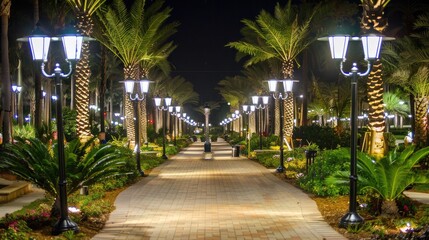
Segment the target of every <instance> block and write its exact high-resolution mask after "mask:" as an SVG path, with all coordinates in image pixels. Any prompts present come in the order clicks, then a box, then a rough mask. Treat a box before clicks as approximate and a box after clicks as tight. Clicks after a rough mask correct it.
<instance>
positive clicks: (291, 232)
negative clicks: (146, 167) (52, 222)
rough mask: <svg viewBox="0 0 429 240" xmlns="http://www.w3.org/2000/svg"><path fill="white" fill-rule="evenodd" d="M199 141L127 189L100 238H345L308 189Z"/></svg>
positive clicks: (227, 148)
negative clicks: (206, 154) (206, 153)
mask: <svg viewBox="0 0 429 240" xmlns="http://www.w3.org/2000/svg"><path fill="white" fill-rule="evenodd" d="M203 149H204V148H203V143H194V144H192V145H191V146H190V147H189V148H187V149H186V150H184V151H182V152H181V153H179V154H178V155H176V156H175V157H173V158H172V159H170V160H169V161H167V162H166V163H165V164H163V165H161V166H159V167H158V168H156V169H154V170H153V171H152V172H151V173H150V175H149V176H148V177H146V178H144V179H142V180H141V181H140V182H138V183H136V184H134V185H133V186H131V187H129V188H128V189H126V190H125V191H123V192H122V193H121V194H120V195H119V196H118V197H117V199H116V202H115V205H116V210H114V211H113V212H112V213H111V214H110V217H109V220H108V222H107V223H106V225H105V227H104V229H103V230H102V231H101V232H100V233H99V234H97V235H96V236H95V237H94V238H93V239H96V240H105V239H115V240H120V239H345V238H344V237H343V236H342V235H341V234H339V233H337V232H336V231H335V230H333V229H332V228H331V227H330V226H329V225H328V224H327V223H326V222H324V221H323V218H322V216H321V214H320V212H319V211H318V209H317V206H316V204H315V202H314V201H312V200H311V199H310V198H309V197H308V196H307V195H306V194H304V193H303V192H302V191H301V190H299V189H297V188H295V187H293V186H291V185H289V184H287V183H285V182H283V181H281V180H280V179H278V178H276V177H275V176H273V174H272V173H271V171H272V170H267V169H265V168H264V167H262V166H260V165H259V164H257V163H254V162H253V161H250V160H247V159H245V158H237V157H236V158H233V157H231V155H232V154H231V147H230V146H229V145H228V143H226V142H215V143H212V151H213V159H212V160H203V156H202V151H203Z"/></svg>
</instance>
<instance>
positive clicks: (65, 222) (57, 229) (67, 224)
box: [52, 217, 79, 235]
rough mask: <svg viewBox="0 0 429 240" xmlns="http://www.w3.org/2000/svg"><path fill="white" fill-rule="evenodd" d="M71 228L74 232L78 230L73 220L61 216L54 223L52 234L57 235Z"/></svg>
mask: <svg viewBox="0 0 429 240" xmlns="http://www.w3.org/2000/svg"><path fill="white" fill-rule="evenodd" d="M70 230H72V231H73V232H74V233H78V232H79V227H78V226H77V224H76V223H75V222H73V221H72V220H71V219H70V218H68V217H67V218H61V219H60V220H58V222H56V223H55V225H54V227H53V229H52V234H53V235H59V234H61V233H63V232H66V231H70Z"/></svg>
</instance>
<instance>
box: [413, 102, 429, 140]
mask: <svg viewBox="0 0 429 240" xmlns="http://www.w3.org/2000/svg"><path fill="white" fill-rule="evenodd" d="M414 103H415V104H414V106H415V113H416V119H415V128H416V130H415V134H414V139H413V141H414V143H415V144H416V145H418V146H420V147H424V146H426V145H427V135H428V133H427V127H428V119H427V111H428V104H429V100H428V98H427V97H415V102H414Z"/></svg>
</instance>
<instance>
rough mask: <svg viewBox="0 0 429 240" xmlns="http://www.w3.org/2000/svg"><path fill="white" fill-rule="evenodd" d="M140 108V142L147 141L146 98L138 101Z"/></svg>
mask: <svg viewBox="0 0 429 240" xmlns="http://www.w3.org/2000/svg"><path fill="white" fill-rule="evenodd" d="M139 109H140V123H139V124H140V128H139V129H140V141H141V142H142V143H145V142H148V139H147V110H146V109H147V108H146V98H145V99H143V101H140V102H139Z"/></svg>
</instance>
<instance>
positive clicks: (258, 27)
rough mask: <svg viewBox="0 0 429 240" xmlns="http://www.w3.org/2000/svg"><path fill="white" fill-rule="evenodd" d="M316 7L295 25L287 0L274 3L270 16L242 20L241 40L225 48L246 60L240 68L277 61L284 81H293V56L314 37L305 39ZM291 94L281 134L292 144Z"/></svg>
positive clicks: (264, 13)
mask: <svg viewBox="0 0 429 240" xmlns="http://www.w3.org/2000/svg"><path fill="white" fill-rule="evenodd" d="M319 6H320V5H317V6H316V7H314V9H313V12H312V13H311V14H310V15H309V16H308V18H307V19H305V20H304V21H302V22H299V21H298V19H299V12H298V11H297V8H294V7H293V6H292V1H289V2H288V3H287V4H286V5H285V6H284V7H282V6H280V4H279V3H278V4H277V5H276V7H275V8H274V15H271V14H270V13H268V12H267V11H265V10H262V11H261V12H260V14H259V15H258V16H257V17H256V20H255V21H252V20H248V19H244V20H243V21H242V22H243V23H244V25H245V27H244V28H243V29H242V32H243V35H244V36H245V38H244V39H243V40H242V41H237V42H230V43H228V44H227V46H229V47H231V48H235V49H236V50H237V51H239V53H240V54H242V55H247V56H249V58H248V59H247V60H246V61H245V63H244V66H245V67H248V66H251V65H254V64H256V63H259V62H263V61H267V60H270V59H277V60H278V61H280V62H281V63H282V68H281V69H282V73H283V78H284V79H293V73H294V62H297V56H298V55H299V54H300V53H301V52H302V51H303V50H304V49H306V48H307V47H308V46H309V45H310V44H311V42H312V41H314V40H315V39H314V38H310V37H309V30H310V24H311V22H312V19H313V16H314V14H315V13H316V12H317V9H318V8H319ZM293 99H294V97H293V94H292V93H289V94H288V97H287V99H286V100H285V104H284V108H285V121H284V123H285V125H284V126H281V127H282V131H285V136H286V139H287V140H288V141H289V142H290V145H291V146H293V145H292V130H293V116H294V115H293V113H294V111H293Z"/></svg>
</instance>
